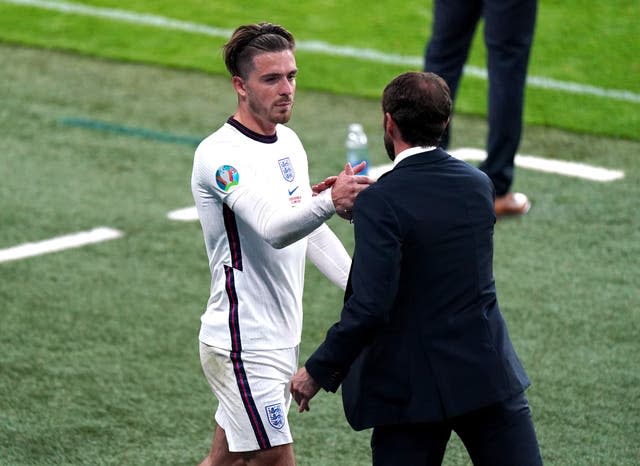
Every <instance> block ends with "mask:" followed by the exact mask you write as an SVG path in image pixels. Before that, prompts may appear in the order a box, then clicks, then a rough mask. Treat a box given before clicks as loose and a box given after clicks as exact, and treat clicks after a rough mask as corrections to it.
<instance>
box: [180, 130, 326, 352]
mask: <svg viewBox="0 0 640 466" xmlns="http://www.w3.org/2000/svg"><path fill="white" fill-rule="evenodd" d="M191 188H192V192H193V197H194V200H195V203H196V207H197V210H198V216H199V218H200V223H201V225H202V230H203V233H204V242H205V246H206V251H207V256H208V258H209V267H210V269H211V293H210V297H209V300H208V303H207V308H206V310H205V312H204V314H203V315H202V317H201V328H200V341H202V342H203V343H205V344H207V345H210V346H215V347H218V348H223V349H228V350H235V351H240V350H241V349H246V350H265V349H281V348H291V347H294V346H296V345H298V344H299V342H300V337H301V329H302V289H303V284H304V267H305V253H306V248H307V239H306V238H303V239H301V240H298V241H296V242H294V243H293V244H290V245H288V246H286V247H283V248H281V249H276V248H274V247H273V246H272V245H271V244H269V243H268V242H267V241H266V240H265V239H264V238H263V236H261V235H260V233H259V232H257V231H256V230H255V229H254V228H252V227H251V222H247V221H246V219H243V218H242V217H241V216H240V215H238V214H237V213H236V212H234V210H233V206H234V203H235V201H236V200H237V198H239V197H241V196H242V195H243V193H246V192H251V193H253V194H254V195H255V194H256V193H258V194H259V198H260V199H261V200H264V201H266V202H267V203H268V204H270V205H271V206H276V207H277V208H278V209H279V210H282V208H287V209H292V208H293V209H295V208H296V206H299V205H301V204H303V203H305V202H308V201H309V200H310V199H311V197H312V192H311V188H310V183H309V173H308V163H307V154H306V152H305V150H304V148H303V146H302V143H301V142H300V140H299V139H298V136H297V135H296V134H295V133H294V132H293V131H292V130H291V129H289V128H287V127H286V126H283V125H277V128H276V134H275V135H274V136H272V137H266V136H263V135H259V134H257V133H254V132H253V131H251V130H249V129H248V128H246V127H244V126H242V125H241V124H240V123H238V122H237V121H235V120H233V119H231V118H230V119H229V120H228V121H227V123H225V124H224V125H223V126H222V127H221V128H220V129H219V130H217V131H216V132H214V133H213V134H211V135H210V136H209V137H207V138H206V139H205V140H203V141H202V142H201V143H200V145H199V146H198V148H197V149H196V152H195V157H194V165H193V173H192V178H191ZM267 214H268V211H266V213H265V211H264V210H261V209H258V208H257V207H256V209H255V211H252V212H249V213H248V214H247V213H243V215H252V216H265V215H267ZM329 215H330V214H329ZM329 215H327V217H328V216H329ZM253 220H254V223H255V222H256V221H258V220H259V221H266V220H265V219H256V218H254V219H253ZM267 220H268V219H267ZM258 223H259V222H258Z"/></svg>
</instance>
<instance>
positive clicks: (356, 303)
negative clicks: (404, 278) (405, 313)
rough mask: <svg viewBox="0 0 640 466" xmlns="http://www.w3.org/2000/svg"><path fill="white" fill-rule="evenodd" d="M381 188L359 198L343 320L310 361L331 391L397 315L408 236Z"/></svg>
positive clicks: (310, 367)
mask: <svg viewBox="0 0 640 466" xmlns="http://www.w3.org/2000/svg"><path fill="white" fill-rule="evenodd" d="M376 188H377V186H375V185H374V186H372V187H369V188H367V189H366V190H364V191H363V192H362V193H360V194H359V195H358V197H357V198H356V203H355V206H354V235H355V250H354V254H353V262H352V266H351V272H350V276H349V283H348V285H347V292H346V294H345V302H344V306H343V308H342V313H341V315H340V320H339V322H337V323H335V324H334V325H333V326H332V327H331V328H330V329H329V331H328V332H327V335H326V338H325V340H324V342H323V343H322V344H321V345H320V346H319V347H318V349H317V350H316V351H315V352H314V353H313V354H312V355H311V357H310V358H309V359H308V360H307V362H306V363H305V367H306V369H307V371H308V372H309V374H310V375H311V377H313V379H314V380H315V381H316V382H317V383H318V384H319V385H320V386H321V387H322V388H324V389H325V390H327V391H332V392H335V391H336V390H337V389H338V387H339V386H340V384H341V383H342V380H344V378H345V377H346V375H347V373H348V372H349V368H350V366H351V364H352V363H353V361H354V360H355V359H356V358H357V357H358V355H359V354H360V352H361V351H362V350H363V349H364V348H365V347H366V346H367V345H368V344H369V343H370V342H371V341H372V340H373V339H374V337H375V336H376V335H377V334H378V333H379V332H380V331H381V330H382V329H383V328H384V326H385V325H386V324H388V323H389V321H390V319H391V312H392V308H393V303H394V301H395V298H396V294H397V290H398V282H399V276H400V262H401V259H402V258H401V255H402V250H401V246H402V238H401V231H400V228H399V222H398V219H397V216H396V213H395V212H394V211H393V209H392V208H391V206H390V205H389V203H388V202H387V201H386V199H385V198H384V196H383V194H382V193H381V192H380V190H379V189H376Z"/></svg>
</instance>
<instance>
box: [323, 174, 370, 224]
mask: <svg viewBox="0 0 640 466" xmlns="http://www.w3.org/2000/svg"><path fill="white" fill-rule="evenodd" d="M366 166H367V164H366V162H360V163H359V164H358V165H356V166H355V168H352V167H351V165H350V164H348V163H347V164H346V165H345V166H344V170H343V171H342V172H340V174H339V175H338V176H337V178H336V180H335V182H334V183H333V187H332V189H331V199H332V200H333V205H334V206H335V208H336V213H337V214H338V215H339V216H340V217H342V218H344V219H346V220H351V218H352V211H353V203H354V201H355V199H356V196H357V195H358V194H359V193H360V192H361V191H362V190H364V189H366V188H367V187H368V186H369V185H371V184H373V183H375V180H373V179H372V178H369V177H368V176H363V175H360V176H358V175H357V174H358V173H360V172H361V171H362V170H364V169H365V167H366Z"/></svg>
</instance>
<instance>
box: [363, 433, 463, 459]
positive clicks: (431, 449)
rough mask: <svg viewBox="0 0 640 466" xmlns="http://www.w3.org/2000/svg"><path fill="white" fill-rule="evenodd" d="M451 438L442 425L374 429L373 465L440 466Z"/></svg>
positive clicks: (372, 441)
mask: <svg viewBox="0 0 640 466" xmlns="http://www.w3.org/2000/svg"><path fill="white" fill-rule="evenodd" d="M450 436H451V429H450V428H449V427H448V426H446V425H445V424H442V423H428V424H406V425H405V424H401V425H393V426H382V427H374V428H373V434H372V435H371V457H372V464H373V466H406V465H420V466H440V465H441V464H442V458H443V457H444V452H445V450H446V448H447V442H448V441H449V438H450Z"/></svg>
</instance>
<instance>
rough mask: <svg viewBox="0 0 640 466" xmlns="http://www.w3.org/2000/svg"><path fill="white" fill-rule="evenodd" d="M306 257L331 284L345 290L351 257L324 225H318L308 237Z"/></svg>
mask: <svg viewBox="0 0 640 466" xmlns="http://www.w3.org/2000/svg"><path fill="white" fill-rule="evenodd" d="M307 257H308V258H309V260H310V261H311V262H313V264H314V265H315V266H316V267H317V268H318V270H320V272H322V273H323V274H324V275H325V276H326V277H327V278H328V279H329V280H331V282H333V283H334V284H335V285H336V286H339V287H340V288H342V289H343V290H345V289H346V287H347V280H348V278H349V269H350V268H351V257H350V256H349V254H348V253H347V250H346V249H345V248H344V246H343V245H342V243H341V242H340V240H339V239H338V237H337V236H336V235H335V233H334V232H333V231H331V229H330V228H329V227H328V226H327V225H326V224H323V225H320V227H318V228H317V229H315V230H314V231H313V232H311V234H310V235H309V244H308V246H307Z"/></svg>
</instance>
